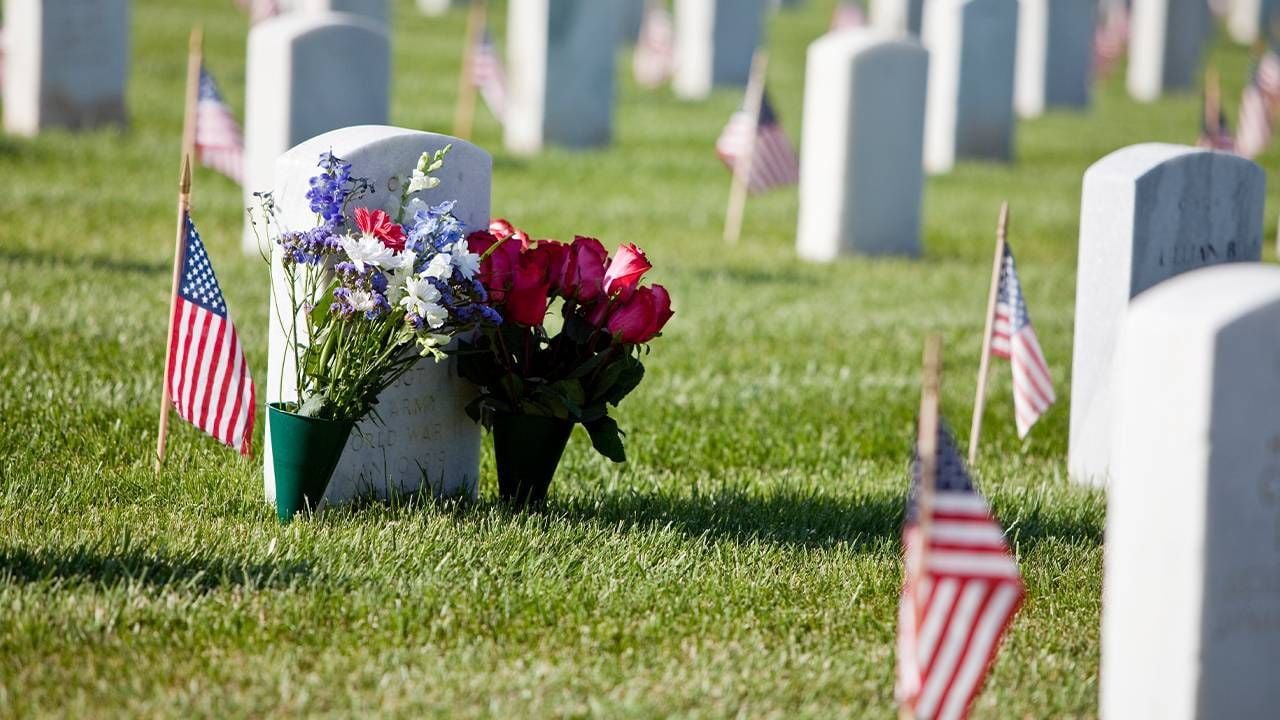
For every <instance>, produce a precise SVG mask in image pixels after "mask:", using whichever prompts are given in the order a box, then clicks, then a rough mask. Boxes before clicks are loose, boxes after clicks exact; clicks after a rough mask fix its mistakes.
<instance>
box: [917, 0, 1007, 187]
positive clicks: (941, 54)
mask: <svg viewBox="0 0 1280 720" xmlns="http://www.w3.org/2000/svg"><path fill="white" fill-rule="evenodd" d="M1017 35H1018V0H929V2H928V3H926V4H925V9H924V46H925V48H927V49H928V50H929V94H928V108H927V110H926V114H925V141H924V166H925V169H926V170H928V171H929V172H931V173H944V172H947V171H949V170H951V168H952V167H953V166H954V165H955V163H956V160H958V159H961V158H982V159H987V160H999V161H1009V160H1012V159H1013V132H1014V117H1013V74H1014V56H1015V54H1016V50H1015V48H1016V45H1017Z"/></svg>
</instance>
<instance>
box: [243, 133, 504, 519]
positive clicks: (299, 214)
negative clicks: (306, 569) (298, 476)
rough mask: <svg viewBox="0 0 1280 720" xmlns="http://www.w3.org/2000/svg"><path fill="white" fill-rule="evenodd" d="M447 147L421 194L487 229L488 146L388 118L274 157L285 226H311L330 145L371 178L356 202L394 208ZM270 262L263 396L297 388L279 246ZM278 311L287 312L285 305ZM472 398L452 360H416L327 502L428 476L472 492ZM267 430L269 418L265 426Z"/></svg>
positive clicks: (413, 484) (368, 427)
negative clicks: (415, 174) (413, 176)
mask: <svg viewBox="0 0 1280 720" xmlns="http://www.w3.org/2000/svg"><path fill="white" fill-rule="evenodd" d="M449 144H452V145H453V149H452V150H450V151H449V155H448V157H447V158H446V161H445V166H444V169H443V170H442V171H441V172H440V173H439V178H440V180H441V183H440V186H439V187H437V188H435V189H433V190H429V191H426V192H424V193H422V194H421V195H419V197H421V198H422V199H423V200H424V201H426V202H430V203H435V202H440V201H444V200H457V205H456V206H455V208H454V213H455V214H456V215H457V216H458V218H459V219H460V220H462V222H463V223H465V224H466V226H467V228H468V229H476V228H484V227H488V224H489V191H490V178H491V174H492V169H493V161H492V159H491V158H490V157H489V154H488V153H486V152H485V151H483V150H481V149H480V148H478V147H476V146H474V145H472V144H470V143H468V142H466V141H464V140H459V139H457V138H453V137H449V136H447V135H437V134H435V133H426V132H418V131H416V130H405V129H403V128H396V127H388V126H385V125H364V126H357V127H347V128H342V129H340V130H334V131H332V132H328V133H325V134H323V135H320V136H318V137H314V138H311V139H310V140H307V141H306V142H304V143H302V144H300V145H298V146H297V147H295V148H293V149H291V150H289V151H288V152H287V153H285V154H283V155H281V156H280V158H279V161H278V162H277V164H276V182H275V190H274V195H275V199H276V203H277V207H278V208H279V213H280V220H281V223H282V224H283V225H285V226H286V227H290V228H297V229H305V228H310V227H313V226H314V225H315V214H314V213H312V211H311V209H310V204H309V202H308V201H307V200H306V197H305V195H306V192H307V189H308V187H309V185H308V181H309V179H310V178H311V177H312V176H313V175H315V174H316V173H317V172H318V170H317V168H316V162H317V160H318V159H319V156H320V153H322V152H329V151H332V152H333V153H334V154H335V155H337V156H338V157H340V158H342V159H343V160H346V161H347V162H349V163H351V165H352V168H351V172H352V175H353V176H354V177H364V178H368V179H369V180H370V181H371V182H372V183H373V187H374V190H375V192H374V193H373V194H372V195H369V196H366V197H365V198H363V199H362V200H360V201H359V203H358V205H359V206H363V207H371V208H380V209H383V210H386V211H388V212H395V209H396V204H397V202H398V201H399V197H400V190H401V187H402V183H404V182H405V181H406V180H407V178H408V176H409V174H410V172H411V171H412V169H413V166H414V164H415V163H416V162H417V160H418V156H419V155H421V154H422V153H423V152H426V151H432V152H434V151H435V150H439V149H440V148H443V147H444V146H445V145H449ZM348 222H351V221H350V219H348ZM273 250H274V248H273ZM272 260H273V268H272V270H273V280H272V288H273V292H272V307H271V311H270V319H271V335H270V346H269V349H268V369H269V374H268V376H267V402H275V401H277V400H282V399H283V400H295V399H296V398H297V389H296V388H295V387H294V386H293V383H292V381H291V379H290V378H292V377H293V359H292V356H291V354H290V353H289V352H288V331H287V329H286V328H285V326H284V325H282V324H281V322H280V320H279V316H278V313H277V311H276V308H277V307H283V308H288V296H287V295H286V294H285V293H286V291H287V282H286V281H284V279H283V275H282V271H281V269H280V264H279V253H273V258H272ZM284 312H285V313H287V312H288V311H287V309H286V310H285V311H284ZM282 373H283V378H284V384H283V388H282V387H281V378H282ZM473 397H475V390H474V389H473V388H472V386H471V385H470V383H468V382H467V381H465V380H463V379H461V378H459V377H458V375H457V369H456V363H455V361H454V360H452V359H450V360H448V361H442V362H439V363H437V362H435V361H434V360H431V359H429V358H428V359H423V360H420V361H419V362H418V364H417V365H416V366H414V368H413V369H412V370H410V371H409V372H408V373H406V374H405V375H404V377H402V378H401V380H400V381H399V382H398V383H397V384H395V385H393V386H392V387H390V388H388V389H387V390H386V391H385V392H383V394H382V395H381V396H380V397H379V398H378V400H379V403H378V408H377V409H378V412H379V414H380V415H381V416H382V419H383V421H384V422H383V424H381V425H380V424H378V423H376V422H374V421H373V420H372V419H370V420H366V421H364V422H362V423H360V424H359V425H357V426H356V430H355V432H353V433H352V435H351V439H350V441H349V442H348V443H347V447H346V450H345V451H344V452H343V455H342V459H341V461H339V463H338V468H337V470H336V471H335V472H334V474H333V480H332V481H331V482H330V485H329V490H328V492H326V493H325V499H326V500H327V501H329V502H331V503H335V502H345V501H348V500H351V499H353V498H356V497H362V496H369V495H376V496H377V497H380V498H386V497H388V495H390V494H393V493H409V492H414V491H417V490H418V489H419V488H421V487H422V485H423V483H424V482H429V483H430V488H431V490H432V492H434V493H435V494H436V495H457V494H463V495H468V496H471V497H474V496H475V494H476V479H477V477H478V472H479V462H480V431H479V429H478V427H477V426H476V424H475V423H474V422H472V420H471V418H469V417H468V416H467V414H466V410H465V408H466V405H467V403H468V402H470V401H471V399H472V398H473ZM268 422H269V421H268ZM270 431H271V430H270V425H268V428H267V432H268V433H270ZM268 437H270V435H269V434H268ZM266 445H267V455H266V458H265V461H264V485H265V491H266V497H267V501H268V502H273V501H274V499H275V481H274V477H273V473H272V463H271V450H270V448H271V445H270V442H268V443H266ZM424 478H425V480H424Z"/></svg>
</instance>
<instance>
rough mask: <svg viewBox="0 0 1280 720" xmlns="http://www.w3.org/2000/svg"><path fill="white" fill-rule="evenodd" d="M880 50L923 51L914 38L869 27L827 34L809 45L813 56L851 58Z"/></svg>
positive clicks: (922, 47)
mask: <svg viewBox="0 0 1280 720" xmlns="http://www.w3.org/2000/svg"><path fill="white" fill-rule="evenodd" d="M881 48H895V49H902V50H907V51H910V52H924V51H925V50H924V46H923V45H921V44H920V41H919V40H917V39H916V38H914V37H910V36H906V35H899V34H895V33H891V32H888V31H886V30H882V29H878V28H871V27H864V28H856V29H852V30H841V31H838V32H829V33H827V34H825V35H823V36H822V37H820V38H818V39H817V40H814V41H813V42H811V43H809V52H810V53H814V54H815V55H826V54H828V53H830V54H833V55H838V56H840V57H852V56H856V55H860V54H862V53H865V52H868V51H871V50H878V49H881Z"/></svg>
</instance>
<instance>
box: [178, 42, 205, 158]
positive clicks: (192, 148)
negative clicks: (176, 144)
mask: <svg viewBox="0 0 1280 720" xmlns="http://www.w3.org/2000/svg"><path fill="white" fill-rule="evenodd" d="M203 65H204V31H203V30H201V28H200V26H199V25H196V26H194V27H192V28H191V39H190V41H189V42H188V44H187V94H186V99H185V104H184V105H183V110H182V157H183V160H184V162H185V160H186V158H188V157H195V156H196V105H197V103H199V101H200V68H201V67H202V66H203Z"/></svg>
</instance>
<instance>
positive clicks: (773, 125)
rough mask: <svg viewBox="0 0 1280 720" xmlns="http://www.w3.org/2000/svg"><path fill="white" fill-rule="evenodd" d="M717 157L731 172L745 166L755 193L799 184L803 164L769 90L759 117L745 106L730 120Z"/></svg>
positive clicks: (719, 140) (762, 103)
mask: <svg viewBox="0 0 1280 720" xmlns="http://www.w3.org/2000/svg"><path fill="white" fill-rule="evenodd" d="M716 154H718V155H719V156H720V160H721V161H723V162H724V164H725V165H726V166H727V167H728V168H729V169H730V170H734V171H737V169H738V167H739V165H740V164H744V165H745V167H746V175H747V187H748V189H749V190H750V191H751V192H753V193H760V192H764V191H766V190H772V189H773V188H777V187H784V186H787V185H794V184H796V183H797V182H799V181H800V163H799V161H798V160H796V153H795V150H794V149H793V148H792V147H791V141H790V140H788V139H787V134H786V132H784V131H783V129H782V125H781V124H780V123H779V122H778V116H777V115H776V114H775V113H774V111H773V103H771V102H769V93H768V91H762V95H761V98H760V105H759V114H758V115H757V114H756V113H753V112H751V111H750V110H749V109H747V108H746V107H744V108H742V109H740V110H738V111H737V112H735V113H734V114H733V116H732V117H730V118H729V122H728V124H726V125H725V126H724V130H723V131H722V132H721V133H720V137H719V139H717V140H716Z"/></svg>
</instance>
